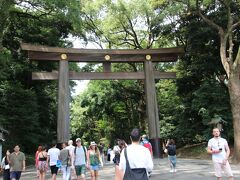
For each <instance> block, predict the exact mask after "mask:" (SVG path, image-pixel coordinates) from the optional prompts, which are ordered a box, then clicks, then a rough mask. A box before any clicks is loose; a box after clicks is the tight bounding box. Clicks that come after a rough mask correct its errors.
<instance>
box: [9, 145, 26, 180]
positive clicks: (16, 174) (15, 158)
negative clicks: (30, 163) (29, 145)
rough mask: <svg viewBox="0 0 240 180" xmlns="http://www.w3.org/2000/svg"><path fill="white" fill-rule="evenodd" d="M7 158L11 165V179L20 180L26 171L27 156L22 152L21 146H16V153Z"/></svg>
mask: <svg viewBox="0 0 240 180" xmlns="http://www.w3.org/2000/svg"><path fill="white" fill-rule="evenodd" d="M7 157H8V162H9V165H10V179H11V180H19V179H20V177H21V173H22V171H25V169H26V162H25V160H26V158H25V154H24V153H23V152H21V151H20V147H19V145H16V146H15V147H14V152H13V153H11V154H10V155H9V156H7Z"/></svg>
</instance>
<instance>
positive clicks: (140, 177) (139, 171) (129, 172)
mask: <svg viewBox="0 0 240 180" xmlns="http://www.w3.org/2000/svg"><path fill="white" fill-rule="evenodd" d="M124 156H125V159H126V170H125V173H124V177H123V180H148V176H147V171H146V169H145V168H134V169H131V167H130V165H129V161H128V157H127V149H126V148H125V149H124Z"/></svg>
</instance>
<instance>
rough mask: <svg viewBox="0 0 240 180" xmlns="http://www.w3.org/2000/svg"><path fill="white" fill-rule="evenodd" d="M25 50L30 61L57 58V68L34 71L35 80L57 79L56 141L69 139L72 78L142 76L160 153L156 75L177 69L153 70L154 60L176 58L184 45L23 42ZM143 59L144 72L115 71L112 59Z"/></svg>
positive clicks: (170, 74) (156, 154)
mask: <svg viewBox="0 0 240 180" xmlns="http://www.w3.org/2000/svg"><path fill="white" fill-rule="evenodd" d="M21 48H22V50H25V51H27V52H28V58H29V59H30V60H31V61H58V62H59V71H58V72H32V79H33V80H58V116H57V117H58V119H57V141H58V142H66V141H68V140H69V136H70V133H69V129H70V128H69V127H70V113H69V101H70V89H69V80H103V79H104V80H111V79H135V80H136V79H142V80H145V94H146V104H147V107H146V108H147V109H146V110H147V122H148V129H149V138H150V142H151V143H152V146H153V154H154V157H160V156H161V155H160V154H161V142H160V126H159V115H158V105H157V98H156V90H155V79H173V78H175V77H176V74H175V73H174V72H158V71H155V70H154V67H153V63H155V62H174V61H176V60H177V58H178V56H179V55H181V54H183V53H184V49H183V48H180V47H177V48H161V49H141V50H140V49H134V50H133V49H128V50H126V49H120V50H113V49H75V48H58V47H47V46H37V45H31V44H25V43H23V44H21ZM69 62H86V63H87V62H88V63H89V62H95V63H103V72H69V67H68V66H69ZM133 62H136V63H143V64H144V72H112V71H111V63H133Z"/></svg>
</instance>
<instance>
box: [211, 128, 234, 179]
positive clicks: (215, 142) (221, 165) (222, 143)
mask: <svg viewBox="0 0 240 180" xmlns="http://www.w3.org/2000/svg"><path fill="white" fill-rule="evenodd" d="M212 134H213V138H211V139H210V140H209V141H208V148H207V152H208V153H209V154H211V155H212V161H213V165H214V169H215V175H216V177H217V179H218V180H222V171H224V172H225V174H226V176H227V177H228V180H233V173H232V170H231V167H230V164H229V161H228V158H229V155H230V149H229V146H228V143H227V141H226V139H224V138H222V137H221V136H220V130H219V129H218V128H213V131H212Z"/></svg>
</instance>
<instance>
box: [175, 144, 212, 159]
mask: <svg viewBox="0 0 240 180" xmlns="http://www.w3.org/2000/svg"><path fill="white" fill-rule="evenodd" d="M206 148H207V143H200V144H194V145H187V146H184V147H182V148H179V149H177V157H180V158H190V159H208V160H210V159H211V156H210V155H209V154H208V153H207V149H206Z"/></svg>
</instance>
